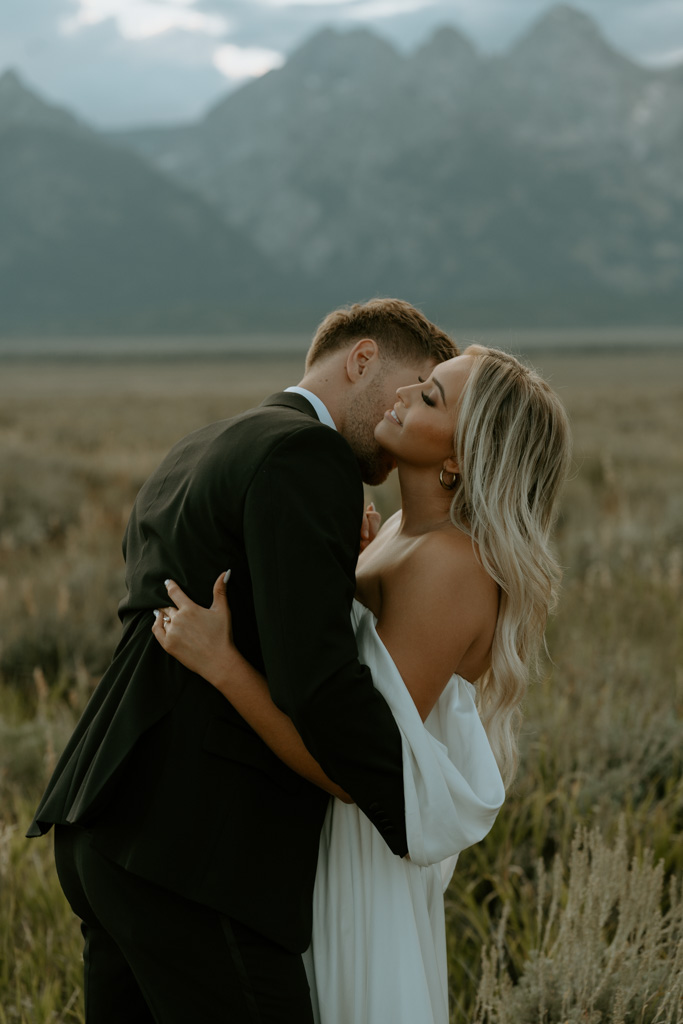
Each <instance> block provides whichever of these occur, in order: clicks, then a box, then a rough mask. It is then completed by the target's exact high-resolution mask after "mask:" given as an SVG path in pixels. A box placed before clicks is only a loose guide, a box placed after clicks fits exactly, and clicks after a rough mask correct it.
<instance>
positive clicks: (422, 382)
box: [417, 377, 436, 406]
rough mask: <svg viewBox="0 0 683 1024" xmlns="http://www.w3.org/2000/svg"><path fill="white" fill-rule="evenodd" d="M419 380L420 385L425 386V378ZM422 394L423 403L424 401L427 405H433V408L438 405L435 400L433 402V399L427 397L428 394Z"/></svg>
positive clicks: (422, 392)
mask: <svg viewBox="0 0 683 1024" xmlns="http://www.w3.org/2000/svg"><path fill="white" fill-rule="evenodd" d="M417 379H418V381H419V382H420V384H424V383H425V379H424V377H418V378H417ZM420 394H421V395H422V401H423V402H424V403H425V405H431V406H434V405H436V402H434V401H433V400H432V399H431V398H430V397H429V395H426V394H425V393H424V391H421V392H420Z"/></svg>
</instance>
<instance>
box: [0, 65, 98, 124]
mask: <svg viewBox="0 0 683 1024" xmlns="http://www.w3.org/2000/svg"><path fill="white" fill-rule="evenodd" d="M16 124H19V125H34V126H35V125H40V126H41V127H54V128H61V129H63V130H64V129H68V130H71V131H74V130H75V131H85V130H86V129H85V128H84V126H83V125H82V124H81V123H80V122H79V121H78V120H77V119H76V118H75V117H74V116H73V115H72V114H70V113H68V112H67V111H66V110H63V109H62V108H61V107H58V106H54V105H53V104H51V103H48V102H47V101H46V100H44V99H42V97H41V96H40V95H38V93H37V92H35V91H34V90H33V89H32V88H31V87H29V86H28V85H26V83H25V82H24V80H23V79H22V77H21V76H20V75H19V74H18V72H17V71H16V70H15V69H14V68H9V69H8V70H7V71H5V72H3V74H2V75H0V129H2V128H7V127H9V126H10V125H16Z"/></svg>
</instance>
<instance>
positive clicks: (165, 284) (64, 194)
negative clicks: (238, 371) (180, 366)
mask: <svg viewBox="0 0 683 1024" xmlns="http://www.w3.org/2000/svg"><path fill="white" fill-rule="evenodd" d="M682 171H683V67H677V68H673V69H669V70H652V69H646V68H643V67H640V66H639V65H636V64H634V63H633V62H632V61H630V60H629V59H627V58H626V57H624V56H623V55H621V54H619V53H618V52H616V51H615V50H614V49H612V48H611V47H610V46H609V45H608V44H607V42H606V41H605V39H604V38H603V37H602V35H601V33H600V31H599V29H598V27H597V25H596V24H595V22H593V21H592V20H591V19H590V18H589V17H588V16H587V15H585V14H582V13H580V12H578V11H576V10H574V9H573V8H571V7H567V6H558V7H556V8H553V9H552V10H551V11H550V12H548V13H547V14H546V15H544V16H543V17H542V18H541V19H539V21H538V22H536V23H535V25H534V26H532V28H531V30H530V31H529V32H528V33H527V35H526V36H524V37H523V38H522V39H520V40H519V41H518V42H517V43H516V44H515V45H514V46H513V47H512V48H511V49H510V50H509V51H508V52H506V53H504V54H501V55H498V56H494V57H492V56H483V55H481V54H479V53H478V52H477V51H476V50H475V48H474V47H473V46H472V44H471V43H470V42H469V41H468V40H467V39H466V38H465V37H464V36H463V35H462V34H461V33H459V32H458V31H456V30H455V29H452V28H443V29H441V30H439V31H438V32H437V33H436V34H435V35H434V36H433V37H432V39H431V40H429V41H428V42H427V43H426V44H425V45H423V46H422V47H421V48H420V49H418V50H417V51H416V52H415V53H413V54H411V55H405V54H400V53H398V52H396V51H395V50H394V49H393V48H392V47H391V46H390V45H389V44H388V43H387V42H385V41H384V40H382V39H380V38H379V37H377V36H375V35H373V34H372V33H371V32H368V31H365V30H354V31H349V32H338V31H335V30H332V29H326V30H324V31H322V32H320V33H318V34H317V35H315V36H314V37H313V38H311V39H309V40H308V41H307V42H306V43H305V44H304V45H303V46H302V47H301V48H300V49H299V50H297V51H296V52H295V53H294V54H292V56H291V57H290V59H289V60H288V62H287V63H286V64H285V65H284V67H282V68H281V69H278V70H276V71H272V72H270V73H269V74H267V75H264V76H263V77H262V78H260V79H257V80H255V81H253V82H251V83H249V84H247V85H245V86H243V87H242V88H241V89H239V90H238V91H236V92H234V93H231V94H230V95H228V96H227V97H226V98H225V99H224V100H223V101H222V102H220V103H219V104H217V105H216V106H215V107H213V108H212V109H211V110H210V111H209V112H208V113H207V115H206V116H205V117H204V118H202V119H201V120H200V121H198V122H196V123H193V124H188V125H182V126H178V127H171V128H153V127H151V128H148V129H138V130H135V131H130V132H123V133H121V132H119V133H116V134H109V135H107V136H104V135H102V134H99V133H96V132H94V131H93V130H91V129H89V128H87V127H86V126H85V125H83V124H82V123H80V122H78V121H77V120H76V119H75V118H72V117H71V116H70V115H69V114H68V113H66V112H64V111H61V110H57V109H55V108H53V107H50V106H49V105H47V104H45V103H43V102H42V101H41V100H39V99H38V98H37V97H35V96H34V95H32V94H31V93H30V91H29V90H27V88H26V87H25V86H24V85H22V83H21V82H20V81H19V80H18V79H17V77H16V76H15V75H13V74H10V75H7V74H6V75H5V76H4V77H3V78H2V79H0V224H7V225H8V226H9V229H10V230H9V231H7V229H6V228H3V229H2V231H1V233H0V331H2V332H4V333H7V332H12V331H14V332H17V333H22V332H26V331H29V330H30V331H61V332H62V333H63V332H64V331H65V330H92V331H96V330H98V329H107V330H113V329H116V330H119V331H122V332H125V331H126V330H128V329H130V330H152V331H155V330H175V331H177V332H178V333H182V332H183V331H186V330H200V331H202V330H223V329H229V328H230V327H232V326H237V325H240V326H249V325H253V326H258V327H264V326H267V327H272V326H275V325H281V326H288V327H291V326H299V325H300V324H303V323H304V322H305V323H307V324H308V325H310V323H311V320H312V319H313V318H315V317H316V316H318V315H319V314H320V313H321V312H323V311H324V310H325V309H326V308H328V307H331V306H335V305H339V304H341V303H344V302H348V301H353V300H355V299H358V298H363V297H369V296H371V295H373V294H397V295H401V296H403V297H405V298H408V299H410V300H411V301H413V302H416V303H417V304H419V305H422V306H423V308H425V310H426V311H427V312H428V313H429V314H430V315H432V316H434V317H438V318H440V319H441V320H443V321H445V322H448V323H450V324H463V325H464V324H466V325H468V326H470V325H480V324H481V325H507V324H509V325H515V326H521V325H534V326H539V325H541V326H542V325H563V324H589V325H598V324H606V323H607V324H627V323H636V322H640V323H645V322H647V323H651V324H657V323H669V324H671V323H673V324H678V323H683V174H682V173H681V172H682Z"/></svg>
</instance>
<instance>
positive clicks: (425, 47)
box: [415, 25, 479, 61]
mask: <svg viewBox="0 0 683 1024" xmlns="http://www.w3.org/2000/svg"><path fill="white" fill-rule="evenodd" d="M478 56H479V54H478V52H477V49H476V47H475V46H474V44H473V43H472V41H471V40H470V39H468V37H467V36H466V35H464V33H462V32H460V31H459V30H458V29H457V28H455V27H454V26H453V25H442V26H441V27H440V28H437V29H436V30H435V31H434V32H433V33H432V35H431V36H430V37H429V38H428V39H427V40H426V41H425V42H424V43H423V44H422V45H421V46H419V47H418V49H417V50H416V51H415V57H416V59H418V60H424V59H428V60H438V61H444V60H462V59H463V58H466V59H472V58H473V57H478Z"/></svg>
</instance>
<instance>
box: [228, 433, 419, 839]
mask: <svg viewBox="0 0 683 1024" xmlns="http://www.w3.org/2000/svg"><path fill="white" fill-rule="evenodd" d="M362 511H363V491H362V484H361V480H360V475H359V472H358V466H357V464H356V461H355V458H354V456H353V453H352V451H351V449H350V447H349V445H348V444H347V442H346V441H345V440H344V439H343V438H342V437H341V436H340V435H339V434H337V433H335V432H334V431H333V430H331V429H330V428H328V427H323V426H320V425H318V424H315V425H311V426H310V427H308V426H307V427H305V428H303V429H301V430H299V431H298V432H296V433H294V434H293V435H289V436H288V437H287V438H286V439H285V440H284V441H282V442H280V444H279V445H278V446H277V447H276V448H275V449H274V450H273V451H272V452H271V453H270V454H269V456H268V458H267V459H266V460H265V461H264V463H263V464H262V465H261V466H260V468H259V470H258V471H257V473H256V475H255V477H254V479H253V481H252V483H251V486H250V488H249V491H248V493H247V498H246V501H245V506H244V516H245V519H244V537H245V545H246V552H247V558H248V563H249V568H250V573H251V577H252V587H253V593H254V603H255V609H256V619H257V623H258V629H259V639H260V644H261V650H262V653H263V660H264V665H265V671H266V677H267V679H268V685H269V687H270V691H271V694H272V696H273V699H274V701H275V703H276V704H277V705H278V706H279V707H280V708H281V709H282V710H283V711H284V712H285V713H286V714H287V715H289V717H290V718H291V719H292V721H293V722H294V724H295V726H296V728H297V730H298V731H299V733H300V735H301V737H302V739H303V741H304V743H305V744H306V746H307V748H308V749H309V751H310V752H311V754H312V755H313V757H314V758H315V759H316V760H317V761H318V762H319V764H320V765H321V766H322V768H323V769H324V771H325V772H326V773H327V774H328V775H329V776H330V778H332V779H333V780H334V781H335V782H337V783H338V784H339V785H340V786H342V787H343V789H345V790H346V791H347V792H348V793H349V794H350V795H351V796H352V797H353V799H354V800H355V801H356V803H357V804H358V806H359V807H360V808H361V809H362V810H363V811H364V812H365V813H366V814H367V816H368V817H369V818H370V820H371V821H372V822H373V824H374V825H375V826H376V827H377V828H378V830H379V831H380V833H381V835H382V836H383V838H384V839H385V841H386V842H387V844H388V845H389V847H390V848H391V849H392V850H393V852H394V853H397V854H399V855H401V856H402V855H403V854H405V853H406V852H407V841H406V832H405V815H404V798H403V773H402V750H401V738H400V734H399V731H398V728H397V726H396V723H395V721H394V719H393V716H392V714H391V711H390V710H389V707H388V705H387V704H386V702H385V700H384V698H383V697H382V696H381V695H380V694H379V692H378V691H377V690H376V689H375V688H374V686H373V683H372V677H371V675H370V671H369V669H367V668H366V667H365V666H364V665H361V664H360V662H359V660H358V650H357V647H356V641H355V637H354V634H353V629H352V625H351V619H350V611H351V603H352V600H353V596H354V591H355V568H356V561H357V558H358V550H359V543H360V525H361V518H362Z"/></svg>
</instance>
